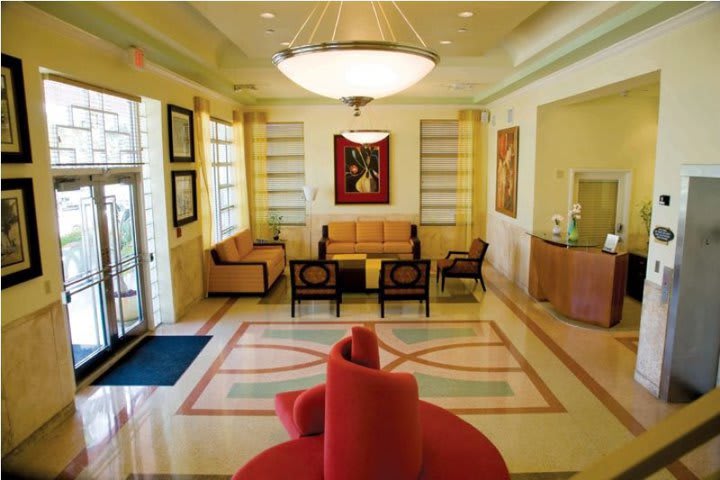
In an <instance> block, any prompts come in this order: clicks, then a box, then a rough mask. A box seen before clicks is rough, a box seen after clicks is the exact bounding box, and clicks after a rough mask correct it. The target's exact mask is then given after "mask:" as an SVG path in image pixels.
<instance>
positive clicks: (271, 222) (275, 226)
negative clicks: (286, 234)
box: [268, 212, 283, 241]
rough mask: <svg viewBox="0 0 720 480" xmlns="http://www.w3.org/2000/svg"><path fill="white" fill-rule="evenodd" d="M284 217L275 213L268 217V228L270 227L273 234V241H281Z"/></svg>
mask: <svg viewBox="0 0 720 480" xmlns="http://www.w3.org/2000/svg"><path fill="white" fill-rule="evenodd" d="M282 219H283V217H282V215H279V214H277V213H275V212H272V213H270V215H268V226H269V227H270V231H271V232H272V236H273V240H276V241H277V240H280V223H281V222H282Z"/></svg>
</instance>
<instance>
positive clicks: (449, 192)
mask: <svg viewBox="0 0 720 480" xmlns="http://www.w3.org/2000/svg"><path fill="white" fill-rule="evenodd" d="M457 163H458V122H457V120H421V121H420V224H421V225H455V206H456V203H457Z"/></svg>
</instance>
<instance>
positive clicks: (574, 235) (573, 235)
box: [567, 218, 580, 242]
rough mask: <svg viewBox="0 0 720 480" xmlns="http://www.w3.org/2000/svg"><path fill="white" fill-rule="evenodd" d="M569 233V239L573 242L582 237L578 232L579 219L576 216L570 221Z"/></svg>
mask: <svg viewBox="0 0 720 480" xmlns="http://www.w3.org/2000/svg"><path fill="white" fill-rule="evenodd" d="M567 233H568V236H567V239H568V240H569V241H571V242H577V240H578V238H579V237H580V232H578V228H577V221H576V220H575V219H574V218H571V219H570V221H569V222H568V230H567Z"/></svg>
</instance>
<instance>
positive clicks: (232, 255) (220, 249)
mask: <svg viewBox="0 0 720 480" xmlns="http://www.w3.org/2000/svg"><path fill="white" fill-rule="evenodd" d="M215 251H216V252H217V253H218V255H219V256H220V260H222V261H223V262H239V261H240V260H242V259H243V257H242V256H240V253H239V252H238V250H237V246H236V244H235V239H234V238H233V237H230V238H226V239H225V240H223V241H222V242H220V243H218V244H217V245H215Z"/></svg>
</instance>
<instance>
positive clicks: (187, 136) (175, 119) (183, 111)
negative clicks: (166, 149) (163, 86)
mask: <svg viewBox="0 0 720 480" xmlns="http://www.w3.org/2000/svg"><path fill="white" fill-rule="evenodd" d="M168 128H169V129H170V135H169V136H170V161H171V162H194V161H195V133H194V132H193V112H192V110H188V109H187V108H182V107H178V106H177V105H168Z"/></svg>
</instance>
